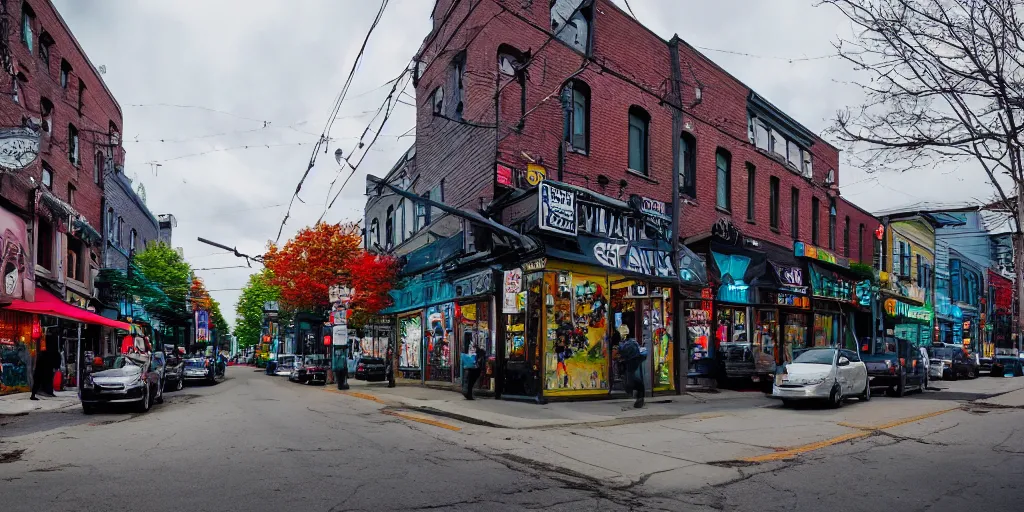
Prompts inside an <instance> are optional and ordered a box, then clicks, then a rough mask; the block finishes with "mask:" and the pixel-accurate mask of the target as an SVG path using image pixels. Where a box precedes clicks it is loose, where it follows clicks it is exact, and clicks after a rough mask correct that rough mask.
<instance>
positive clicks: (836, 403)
mask: <svg viewBox="0 0 1024 512" xmlns="http://www.w3.org/2000/svg"><path fill="white" fill-rule="evenodd" d="M828 404H829V406H830V407H832V408H833V409H838V408H840V407H842V406H843V388H842V387H840V386H839V383H838V382H836V383H835V384H834V385H833V386H832V392H831V393H829V395H828Z"/></svg>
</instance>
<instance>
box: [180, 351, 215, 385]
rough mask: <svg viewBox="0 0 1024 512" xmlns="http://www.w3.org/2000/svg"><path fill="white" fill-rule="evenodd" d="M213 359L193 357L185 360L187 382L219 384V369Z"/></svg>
mask: <svg viewBox="0 0 1024 512" xmlns="http://www.w3.org/2000/svg"><path fill="white" fill-rule="evenodd" d="M216 366H217V365H216V364H215V363H214V362H213V360H212V359H210V358H208V357H202V356H193V357H190V358H188V359H185V380H186V381H193V382H194V381H203V382H206V383H209V384H213V383H215V382H217V368H216Z"/></svg>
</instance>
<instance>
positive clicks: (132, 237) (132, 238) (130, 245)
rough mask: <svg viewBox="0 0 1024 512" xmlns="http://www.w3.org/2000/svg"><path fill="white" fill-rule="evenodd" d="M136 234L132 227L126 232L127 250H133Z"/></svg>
mask: <svg viewBox="0 0 1024 512" xmlns="http://www.w3.org/2000/svg"><path fill="white" fill-rule="evenodd" d="M136 236H138V233H137V232H136V231H135V228H132V230H131V231H129V232H128V250H129V251H134V250H135V237H136Z"/></svg>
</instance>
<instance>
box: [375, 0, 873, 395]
mask: <svg viewBox="0 0 1024 512" xmlns="http://www.w3.org/2000/svg"><path fill="white" fill-rule="evenodd" d="M432 19H433V23H434V25H433V30H432V32H431V33H430V34H429V35H428V36H427V38H426V39H425V40H424V43H423V45H422V46H421V48H420V50H419V52H418V53H417V56H416V59H415V60H416V76H415V84H416V92H417V95H416V96H417V109H418V115H417V127H416V130H417V132H416V133H417V139H416V147H415V154H416V166H415V171H414V174H415V175H396V174H395V171H394V170H392V172H391V173H389V175H388V178H387V179H386V180H385V181H387V182H388V183H397V184H399V185H398V186H400V187H401V188H403V189H404V190H405V191H407V192H410V193H413V194H415V195H416V196H420V197H427V198H430V199H435V200H440V201H442V202H444V203H445V204H446V205H449V206H454V207H456V208H459V209H461V210H463V211H467V212H473V213H480V214H482V215H483V216H484V217H486V218H487V219H488V221H487V222H488V223H489V224H488V223H481V222H475V221H472V220H471V219H468V218H467V217H466V216H464V215H456V214H444V213H442V212H438V211H434V209H433V208H430V207H427V206H422V207H421V206H418V205H411V206H410V208H415V214H414V215H408V214H405V215H399V214H394V215H388V216H387V217H383V216H380V215H377V214H373V215H371V214H370V210H368V215H367V219H366V225H367V226H373V225H375V223H376V225H377V226H383V227H378V228H377V229H376V231H374V230H373V229H370V230H369V232H368V234H369V238H370V239H371V240H376V239H377V238H375V237H379V236H380V234H381V233H382V232H384V233H390V234H389V235H388V236H387V238H388V240H387V242H388V243H384V244H376V247H379V248H382V249H384V250H386V251H388V252H393V253H395V254H398V255H401V256H404V258H405V262H406V271H405V274H406V275H407V276H409V277H412V278H413V279H412V281H411V283H412V284H410V285H409V286H407V287H406V288H405V289H403V290H396V292H395V294H394V295H395V298H396V301H395V302H396V303H395V306H393V307H392V308H391V309H390V310H388V311H386V312H385V316H388V315H394V316H396V317H397V320H398V321H397V326H398V328H397V329H396V340H395V341H396V343H397V345H396V353H397V354H404V355H402V356H401V357H402V360H403V361H413V360H416V361H418V364H419V366H418V367H417V368H416V370H419V371H418V372H409V373H408V374H407V375H408V376H410V377H411V378H413V379H419V380H421V381H424V382H426V381H428V378H427V377H426V376H425V375H431V374H432V372H430V371H424V369H425V366H424V364H423V363H422V361H430V360H431V358H432V357H435V352H438V351H439V353H448V354H450V355H449V356H448V357H449V361H450V360H454V361H456V362H457V361H458V356H457V354H458V353H464V352H466V351H467V350H469V349H470V347H471V346H472V345H474V344H476V343H481V344H483V345H485V349H486V350H487V352H488V355H489V361H488V368H487V375H488V376H489V377H492V378H491V379H488V384H487V385H488V386H490V387H491V388H492V389H493V390H494V391H495V393H497V394H504V395H512V396H521V397H532V398H538V399H541V400H543V399H545V398H561V397H579V396H608V395H615V394H619V393H622V392H623V378H622V371H621V369H620V365H619V364H618V363H617V347H618V344H619V343H620V342H621V341H622V340H624V339H628V338H636V339H637V340H638V341H640V342H641V343H642V344H643V345H644V346H645V347H646V348H647V350H648V358H647V362H646V366H645V368H644V370H643V378H644V380H645V381H646V386H645V387H646V390H647V391H648V392H653V393H676V392H679V391H680V389H681V388H682V386H684V385H686V384H687V383H688V382H689V384H691V385H714V384H715V383H716V382H721V381H723V380H725V379H749V378H753V379H755V380H762V379H764V378H765V377H768V376H770V375H772V374H773V373H774V371H775V367H776V365H777V364H778V363H781V362H784V361H785V360H788V359H791V358H792V357H793V354H794V353H795V352H798V351H800V350H802V349H805V348H807V347H810V346H816V345H818V346H820V345H828V344H833V345H835V344H839V343H842V342H843V341H844V339H845V338H847V336H844V333H847V332H852V331H853V330H854V329H855V328H856V327H857V326H858V325H862V326H863V327H862V329H863V330H869V329H870V325H871V308H872V305H871V302H872V299H871V293H870V292H869V291H864V290H862V291H864V293H862V294H858V292H857V289H858V285H861V286H862V288H864V287H866V289H867V290H870V286H869V285H865V284H864V282H865V281H870V277H869V276H866V275H864V272H858V270H857V268H856V266H854V267H855V268H852V269H851V261H855V262H856V261H862V260H865V258H866V261H867V263H869V264H870V258H871V254H872V247H873V245H872V241H871V240H872V238H871V236H872V235H871V233H872V232H873V230H874V229H875V227H876V226H877V225H878V221H877V220H876V219H874V218H873V217H872V216H871V215H870V214H868V213H866V212H864V211H863V210H861V209H859V208H857V207H856V206H854V205H852V204H851V203H849V202H847V201H845V200H843V199H842V198H841V197H839V193H838V190H839V188H838V184H839V168H838V151H837V149H836V148H835V147H833V146H831V145H829V144H828V143H826V142H824V141H823V140H821V139H820V138H818V137H817V136H816V135H815V134H813V133H812V132H810V131H809V130H808V129H807V128H805V127H804V126H802V125H801V124H799V123H798V122H797V121H795V120H793V119H791V118H790V117H789V116H787V115H786V114H785V113H784V112H782V111H781V110H779V109H778V108H776V107H775V106H774V105H772V104H771V103H770V102H769V101H768V100H767V99H765V98H763V97H761V96H760V95H758V94H757V93H756V92H754V91H752V90H751V89H750V88H748V87H747V86H746V85H744V84H743V83H741V82H740V81H739V80H737V79H736V78H734V77H733V76H731V75H730V74H728V73H727V72H726V71H725V70H723V69H722V68H720V67H718V66H717V65H716V64H715V63H714V62H712V61H711V60H710V59H708V58H707V57H706V56H704V55H703V54H701V53H700V52H698V51H697V50H696V49H694V48H693V47H691V46H690V45H688V44H687V43H686V42H684V41H683V40H682V39H680V38H679V37H678V36H675V37H673V38H672V39H671V40H669V41H665V40H663V39H661V38H660V37H658V36H657V35H655V34H654V33H653V32H651V31H650V30H648V29H647V28H646V27H644V26H643V25H641V24H640V23H638V22H637V21H636V20H635V19H633V18H632V17H630V16H629V15H627V14H626V13H625V12H623V11H622V10H620V9H619V8H618V7H617V6H615V5H614V4H613V3H611V2H609V1H605V0H585V1H582V2H581V1H579V0H572V1H563V0H556V1H554V2H518V1H501V0H482V1H479V2H469V1H465V0H439V1H437V2H436V3H435V6H434V11H433V14H432ZM370 201H371V204H372V205H374V206H375V205H377V204H379V202H375V201H374V199H371V200H370ZM373 210H375V211H376V210H379V208H376V207H375V208H373ZM403 211H407V210H403ZM371 217H372V218H371ZM399 223H401V224H399ZM504 228H511V230H513V231H514V232H515V233H513V234H510V233H508V232H507V230H506V229H504ZM396 233H397V234H399V236H396V235H395V234H396ZM391 241H394V242H395V243H394V244H391V243H390V242H391ZM369 246H370V247H374V246H375V245H374V244H373V243H371V244H370V245H369ZM442 247H443V248H444V249H443V250H440V249H439V248H442ZM868 274H870V272H868ZM466 293H470V294H471V297H472V300H471V302H473V303H474V307H473V310H474V311H482V310H483V309H482V308H483V307H484V306H486V308H487V310H489V312H488V315H487V318H488V319H489V320H490V321H489V322H487V324H486V326H485V327H484V328H481V327H480V321H479V320H478V319H476V320H467V319H466V318H463V316H464V315H463V314H461V311H464V309H463V308H462V304H461V302H460V294H466ZM432 308H433V309H432ZM449 317H450V318H449ZM476 318H479V317H478V316H477V317H476ZM464 321H465V322H473V323H474V325H475V327H474V328H473V330H472V333H473V334H472V335H471V336H469V337H463V336H461V335H460V334H459V332H460V330H459V328H458V326H459V325H460V324H461V323H462V322H464ZM449 325H450V326H451V328H449ZM406 326H407V327H408V329H406V328H405V327H406ZM407 331H408V332H407ZM866 334H867V335H868V336H870V334H869V333H866ZM407 352H408V353H409V354H406V353H407ZM412 353H415V354H416V357H415V358H414V357H412V355H411V354H412ZM397 358H398V357H397V356H396V359H397ZM417 358H418V359H417ZM396 364H397V363H396ZM449 364H451V363H449ZM452 366H454V367H457V366H458V365H457V364H452ZM396 367H398V368H400V369H402V370H403V373H404V372H405V370H413V369H412V368H407V367H403V366H402V364H397V366H396ZM458 375H459V371H458V369H457V368H455V369H453V370H452V371H451V372H450V373H448V374H446V375H445V379H446V380H449V381H451V382H457V381H458Z"/></svg>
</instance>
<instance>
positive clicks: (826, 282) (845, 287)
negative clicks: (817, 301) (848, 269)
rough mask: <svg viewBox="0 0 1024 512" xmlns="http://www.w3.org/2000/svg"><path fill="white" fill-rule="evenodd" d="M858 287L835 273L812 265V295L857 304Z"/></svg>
mask: <svg viewBox="0 0 1024 512" xmlns="http://www.w3.org/2000/svg"><path fill="white" fill-rule="evenodd" d="M856 288H857V285H856V284H855V283H854V282H853V281H851V280H849V279H846V278H845V277H842V276H840V275H838V274H836V273H835V272H832V271H829V270H824V269H822V268H820V267H817V266H815V265H811V294H812V295H814V296H815V297H818V298H822V299H832V300H837V301H840V302H849V303H856V302H857V295H856Z"/></svg>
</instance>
